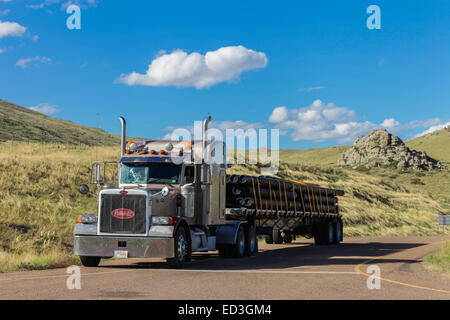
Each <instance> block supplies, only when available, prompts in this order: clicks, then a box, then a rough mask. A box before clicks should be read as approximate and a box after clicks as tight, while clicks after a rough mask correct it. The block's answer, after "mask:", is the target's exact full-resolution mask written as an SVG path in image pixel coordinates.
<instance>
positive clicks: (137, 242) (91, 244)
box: [74, 235, 175, 258]
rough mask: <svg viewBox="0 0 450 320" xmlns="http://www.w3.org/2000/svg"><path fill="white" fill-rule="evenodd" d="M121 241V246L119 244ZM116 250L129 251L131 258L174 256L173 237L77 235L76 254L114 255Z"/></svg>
mask: <svg viewBox="0 0 450 320" xmlns="http://www.w3.org/2000/svg"><path fill="white" fill-rule="evenodd" d="M119 242H120V246H119ZM115 250H122V251H123V250H126V251H128V257H129V258H173V257H174V256H175V255H174V240H173V238H155V237H152V238H149V237H114V236H94V235H92V236H87V235H86V236H84V235H76V236H75V239H74V255H76V256H95V257H114V251H115Z"/></svg>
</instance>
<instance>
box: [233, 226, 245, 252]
mask: <svg viewBox="0 0 450 320" xmlns="http://www.w3.org/2000/svg"><path fill="white" fill-rule="evenodd" d="M245 242H246V241H245V232H244V228H243V227H242V226H240V227H239V230H238V234H237V239H236V244H234V246H233V257H235V258H241V257H242V256H243V255H244V253H245V246H246V244H245Z"/></svg>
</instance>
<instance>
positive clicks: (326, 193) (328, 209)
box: [325, 189, 330, 212]
mask: <svg viewBox="0 0 450 320" xmlns="http://www.w3.org/2000/svg"><path fill="white" fill-rule="evenodd" d="M325 197H327V211H328V212H330V206H329V204H328V190H327V189H325Z"/></svg>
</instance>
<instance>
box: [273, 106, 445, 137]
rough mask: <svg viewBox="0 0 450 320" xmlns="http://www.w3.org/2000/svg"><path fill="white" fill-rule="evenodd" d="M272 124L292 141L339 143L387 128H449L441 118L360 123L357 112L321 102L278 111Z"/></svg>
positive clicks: (280, 108)
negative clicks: (288, 134)
mask: <svg viewBox="0 0 450 320" xmlns="http://www.w3.org/2000/svg"><path fill="white" fill-rule="evenodd" d="M269 122H272V123H274V125H275V127H277V128H280V129H283V131H282V133H285V134H287V133H290V137H291V139H292V140H293V141H300V140H309V141H325V140H334V141H338V142H340V143H342V142H351V141H353V139H355V138H356V137H358V136H360V135H364V134H367V133H368V132H370V131H371V130H373V129H378V128H386V129H387V130H388V131H389V132H391V133H394V134H399V133H402V132H405V131H407V130H411V129H414V128H418V127H425V128H426V127H430V129H428V130H426V131H424V132H423V133H422V134H426V133H429V132H431V131H432V130H439V129H441V128H443V127H445V126H446V125H449V123H447V124H443V123H442V121H441V120H440V119H438V118H433V119H427V120H414V121H410V122H407V123H400V122H399V121H397V120H396V119H394V118H387V119H384V120H383V121H382V122H381V123H380V124H376V123H373V122H370V121H360V120H358V118H357V117H356V115H355V111H354V110H351V109H348V108H346V107H338V106H336V105H335V104H334V103H327V104H325V103H323V102H322V101H321V100H315V101H314V102H313V103H312V104H311V105H309V106H307V107H304V108H299V109H287V108H286V107H284V106H282V107H276V108H275V109H273V111H272V114H271V115H270V116H269Z"/></svg>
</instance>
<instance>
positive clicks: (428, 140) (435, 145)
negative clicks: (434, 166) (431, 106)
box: [405, 127, 450, 164]
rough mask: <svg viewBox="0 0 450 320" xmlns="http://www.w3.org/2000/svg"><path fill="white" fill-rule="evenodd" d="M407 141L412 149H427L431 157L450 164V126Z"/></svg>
mask: <svg viewBox="0 0 450 320" xmlns="http://www.w3.org/2000/svg"><path fill="white" fill-rule="evenodd" d="M405 143H406V145H407V146H408V147H409V148H410V149H414V150H419V151H425V152H426V153H427V154H428V155H429V156H430V157H432V158H435V159H437V160H439V161H441V162H444V163H447V164H450V127H449V128H445V129H441V130H439V131H435V132H432V133H429V134H427V135H424V136H422V137H418V138H415V139H412V140H409V141H406V142H405Z"/></svg>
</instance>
